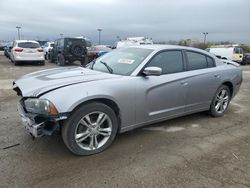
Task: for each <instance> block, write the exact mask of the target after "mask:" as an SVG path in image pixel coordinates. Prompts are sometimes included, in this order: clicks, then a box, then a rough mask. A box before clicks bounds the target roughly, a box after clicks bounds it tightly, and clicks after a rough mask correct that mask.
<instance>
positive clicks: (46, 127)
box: [17, 102, 67, 138]
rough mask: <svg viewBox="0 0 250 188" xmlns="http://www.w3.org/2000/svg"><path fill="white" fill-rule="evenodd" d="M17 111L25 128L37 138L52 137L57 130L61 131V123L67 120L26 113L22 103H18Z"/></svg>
mask: <svg viewBox="0 0 250 188" xmlns="http://www.w3.org/2000/svg"><path fill="white" fill-rule="evenodd" d="M17 110H18V112H19V115H20V116H21V120H22V124H23V126H24V127H25V129H26V130H27V131H28V132H29V133H30V134H31V136H33V137H35V138H36V137H41V136H45V135H49V136H50V135H52V133H53V132H54V131H55V130H58V129H59V127H60V126H59V121H60V120H64V119H66V118H67V116H58V117H44V116H39V115H37V114H31V113H28V112H25V109H24V107H23V105H22V102H19V103H18V107H17Z"/></svg>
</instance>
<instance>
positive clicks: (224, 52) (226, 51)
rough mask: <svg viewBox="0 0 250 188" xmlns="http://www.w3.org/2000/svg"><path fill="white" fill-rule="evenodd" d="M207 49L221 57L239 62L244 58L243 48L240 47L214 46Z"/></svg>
mask: <svg viewBox="0 0 250 188" xmlns="http://www.w3.org/2000/svg"><path fill="white" fill-rule="evenodd" d="M206 51H208V52H210V53H212V54H214V55H216V56H217V57H219V58H221V59H227V60H231V61H235V62H237V63H242V60H243V49H242V48H240V47H213V48H207V49H206Z"/></svg>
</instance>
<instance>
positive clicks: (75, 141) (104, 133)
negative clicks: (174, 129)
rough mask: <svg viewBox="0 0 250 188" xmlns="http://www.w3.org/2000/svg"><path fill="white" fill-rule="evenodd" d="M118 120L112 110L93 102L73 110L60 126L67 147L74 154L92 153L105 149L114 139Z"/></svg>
mask: <svg viewBox="0 0 250 188" xmlns="http://www.w3.org/2000/svg"><path fill="white" fill-rule="evenodd" d="M117 130H118V121H117V117H116V114H115V113H114V111H113V110H112V109H111V108H110V107H109V106H107V105H105V104H103V103H98V102H93V103H89V104H86V105H83V106H81V107H80V108H78V109H77V110H75V111H73V113H72V114H71V115H70V117H69V118H68V119H67V120H66V121H65V122H64V124H63V127H62V138H63V141H64V143H65V145H66V146H67V148H68V149H69V150H70V151H71V152H72V153H74V154H76V155H92V154H96V153H99V152H101V151H103V150H105V149H107V148H108V147H109V146H110V145H111V144H112V142H113V141H114V139H115V136H116V133H117Z"/></svg>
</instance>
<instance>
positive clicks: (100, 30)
mask: <svg viewBox="0 0 250 188" xmlns="http://www.w3.org/2000/svg"><path fill="white" fill-rule="evenodd" d="M97 31H98V32H99V45H100V44H101V32H102V29H97Z"/></svg>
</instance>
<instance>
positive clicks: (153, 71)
mask: <svg viewBox="0 0 250 188" xmlns="http://www.w3.org/2000/svg"><path fill="white" fill-rule="evenodd" d="M161 73H162V69H161V68H160V67H146V68H145V69H144V70H143V74H144V75H145V76H160V75H161Z"/></svg>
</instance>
